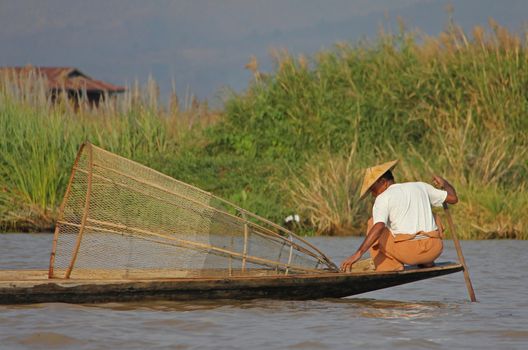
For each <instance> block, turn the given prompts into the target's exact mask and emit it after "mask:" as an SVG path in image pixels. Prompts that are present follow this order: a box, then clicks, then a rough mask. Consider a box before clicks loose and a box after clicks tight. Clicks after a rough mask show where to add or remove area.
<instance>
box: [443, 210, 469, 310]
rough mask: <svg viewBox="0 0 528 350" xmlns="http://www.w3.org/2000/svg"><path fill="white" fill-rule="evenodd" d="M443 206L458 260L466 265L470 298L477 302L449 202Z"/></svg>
mask: <svg viewBox="0 0 528 350" xmlns="http://www.w3.org/2000/svg"><path fill="white" fill-rule="evenodd" d="M442 206H443V207H444V212H445V214H446V216H447V222H448V223H449V228H450V229H451V236H452V237H453V242H454V243H455V249H456V251H457V254H458V261H459V262H460V264H461V265H462V266H463V267H464V279H465V280H466V287H467V290H468V294H469V299H470V300H471V301H472V302H475V301H477V298H476V297H475V291H474V290H473V285H472V284H471V279H470V278H469V271H468V268H467V265H466V260H465V259H464V254H462V246H461V245H460V242H459V241H458V237H457V234H456V231H455V223H454V222H453V218H452V217H451V213H450V212H449V208H448V206H447V203H445V202H444V203H443V204H442Z"/></svg>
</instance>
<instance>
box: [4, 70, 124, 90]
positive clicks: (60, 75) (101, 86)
mask: <svg viewBox="0 0 528 350" xmlns="http://www.w3.org/2000/svg"><path fill="white" fill-rule="evenodd" d="M2 72H11V73H14V74H16V75H29V74H30V73H31V72H36V73H37V74H39V75H42V76H44V77H45V78H46V80H47V82H48V87H49V88H50V89H66V90H82V89H86V91H87V92H96V91H106V92H110V93H117V92H124V91H125V90H126V88H125V87H123V86H118V85H113V84H110V83H107V82H104V81H101V80H95V79H92V78H90V77H89V76H87V75H86V74H84V73H83V72H81V71H80V70H78V69H77V68H74V67H34V66H25V67H0V73H2Z"/></svg>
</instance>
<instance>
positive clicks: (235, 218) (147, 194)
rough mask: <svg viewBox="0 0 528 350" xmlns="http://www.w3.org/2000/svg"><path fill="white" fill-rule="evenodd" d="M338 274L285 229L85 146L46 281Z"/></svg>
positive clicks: (67, 197) (65, 204)
mask: <svg viewBox="0 0 528 350" xmlns="http://www.w3.org/2000/svg"><path fill="white" fill-rule="evenodd" d="M336 269H337V268H336V266H335V264H334V263H333V262H331V261H330V260H329V259H328V258H327V257H326V256H325V255H324V254H322V253H321V252H320V251H319V250H318V249H317V248H316V247H314V246H313V245H311V244H310V243H308V242H306V241H304V240H303V239H301V238H300V237H298V236H296V235H295V234H293V233H291V232H290V231H287V230H286V229H284V228H282V227H280V226H277V225H275V224H273V223H271V222H269V221H267V220H265V219H263V218H260V217H258V216H256V215H254V214H252V213H249V212H247V211H244V210H243V209H241V208H238V207H237V206H235V205H233V204H231V203H229V202H227V201H224V200H222V199H221V198H218V197H215V196H213V195H211V194H210V193H208V192H205V191H202V190H200V189H198V188H196V187H193V186H190V185H188V184H185V183H183V182H181V181H177V180H175V179H173V178H171V177H168V176H166V175H163V174H161V173H159V172H157V171H155V170H152V169H150V168H148V167H145V166H143V165H141V164H138V163H136V162H133V161H131V160H128V159H126V158H123V157H120V156H118V155H116V154H113V153H110V152H108V151H105V150H103V149H101V148H98V147H96V146H94V145H92V144H90V143H85V144H84V145H82V146H81V149H80V150H79V153H78V155H77V158H76V161H75V164H74V166H73V170H72V174H71V177H70V182H69V185H68V188H67V190H66V193H65V196H64V200H63V204H62V206H61V210H60V214H59V220H58V221H57V226H56V230H55V236H54V242H53V249H52V256H51V260H50V272H49V275H50V277H52V278H95V279H122V278H150V277H151V278H160V277H169V278H172V277H204V276H214V277H219V276H239V275H242V276H243V275H270V274H288V273H317V272H324V271H328V270H336Z"/></svg>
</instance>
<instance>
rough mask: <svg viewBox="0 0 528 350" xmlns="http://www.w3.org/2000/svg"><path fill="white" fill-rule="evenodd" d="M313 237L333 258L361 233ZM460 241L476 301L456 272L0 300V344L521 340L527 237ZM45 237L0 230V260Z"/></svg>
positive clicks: (522, 343) (526, 340)
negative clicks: (407, 279)
mask: <svg viewBox="0 0 528 350" xmlns="http://www.w3.org/2000/svg"><path fill="white" fill-rule="evenodd" d="M312 240H313V241H314V242H315V243H316V245H318V246H319V247H320V248H321V249H322V250H323V251H324V252H326V253H328V254H329V255H330V256H332V257H333V258H334V259H335V260H336V261H341V260H342V259H343V258H345V257H346V256H348V255H349V254H350V251H351V250H352V249H354V248H355V247H357V245H358V244H359V243H360V242H359V241H358V240H357V239H353V238H314V239H312ZM446 243H447V244H446V251H445V252H444V254H443V256H442V260H444V261H445V260H451V261H454V260H456V252H455V250H454V248H453V247H452V244H451V242H449V241H448V242H446ZM462 245H463V249H464V254H465V256H466V260H467V263H468V264H469V266H470V273H471V278H472V281H473V284H474V287H475V291H476V294H477V298H478V299H479V303H470V302H468V296H467V291H466V289H465V284H464V279H463V276H462V274H461V273H460V274H453V275H448V276H442V277H438V278H434V279H430V280H426V281H421V282H416V283H411V284H408V285H403V286H398V287H394V288H389V289H385V290H380V291H376V292H371V293H366V294H362V295H360V296H359V297H350V298H343V299H321V300H307V301H288V300H267V299H258V300H251V301H247V300H244V301H238V300H211V301H195V302H181V301H175V302H170V301H158V302H134V303H104V304H92V305H72V304H63V303H49V304H36V305H4V306H0V349H90V350H91V349H127V350H132V349H192V348H199V349H218V348H221V349H223V348H229V349H248V348H251V349H352V348H381V349H389V348H390V349H467V348H469V349H523V350H524V349H527V348H528V331H527V327H526V324H528V302H527V300H528V288H526V286H527V282H528V268H527V267H526V263H525V254H526V253H525V252H526V250H528V242H524V241H523V242H520V241H489V242H488V241H483V242H462ZM48 246H49V247H51V235H0V267H1V268H4V269H9V268H46V266H47V262H48V259H49V249H47V248H46V247H48Z"/></svg>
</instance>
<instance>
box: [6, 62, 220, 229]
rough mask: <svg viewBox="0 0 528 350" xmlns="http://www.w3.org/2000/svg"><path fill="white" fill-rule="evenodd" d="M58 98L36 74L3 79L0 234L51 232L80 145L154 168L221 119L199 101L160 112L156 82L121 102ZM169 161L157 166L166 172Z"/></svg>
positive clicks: (172, 105) (131, 91)
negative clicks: (94, 146)
mask: <svg viewBox="0 0 528 350" xmlns="http://www.w3.org/2000/svg"><path fill="white" fill-rule="evenodd" d="M64 96H65V94H62V95H60V96H59V98H58V99H56V100H55V99H52V97H51V96H50V95H49V94H48V92H47V90H46V81H45V79H44V78H43V77H41V76H38V75H37V74H36V73H35V72H30V73H29V74H28V75H27V76H23V77H21V76H16V77H15V76H13V75H10V74H6V75H3V76H2V77H1V79H0V228H3V230H24V231H25V230H49V229H51V228H52V227H53V225H54V220H55V218H56V214H57V208H58V206H59V205H60V201H61V199H62V195H63V193H64V190H65V187H66V182H67V179H68V177H69V171H70V169H71V165H72V162H73V159H74V157H75V154H76V152H77V149H78V147H79V145H80V144H81V143H82V142H84V141H85V140H89V141H91V142H93V143H94V144H97V145H100V146H101V147H104V148H106V149H108V150H111V151H114V152H116V153H118V154H121V155H123V156H125V157H130V158H132V159H135V160H138V161H142V162H152V161H153V160H154V159H161V158H162V157H163V156H165V155H167V154H172V155H173V158H175V156H174V155H175V154H178V152H180V150H181V149H182V147H183V146H184V144H185V143H188V142H187V141H186V139H187V138H189V137H190V135H192V134H193V132H194V131H195V130H200V129H202V128H203V126H205V125H208V124H210V123H213V122H214V120H215V119H216V118H217V114H215V113H213V112H211V111H209V109H208V108H207V105H205V104H201V103H198V101H196V100H194V101H192V102H191V103H189V105H188V106H187V107H186V108H182V109H180V107H179V106H178V105H177V104H176V101H177V100H176V97H175V96H172V97H171V100H170V101H169V105H168V106H167V107H165V106H161V105H160V101H159V94H158V88H157V86H156V83H155V82H154V81H153V80H152V79H150V80H149V82H148V83H147V85H146V87H143V88H142V87H140V86H139V85H138V84H135V85H134V86H133V87H132V88H131V89H129V91H128V92H126V93H125V94H124V95H123V96H121V97H119V98H106V99H104V100H102V101H101V102H100V103H99V104H98V105H94V104H90V103H89V102H88V100H87V99H86V94H82V96H81V97H80V98H79V99H77V100H72V99H69V98H67V97H64ZM161 163H162V162H161V161H160V162H158V165H160V164H161Z"/></svg>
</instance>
